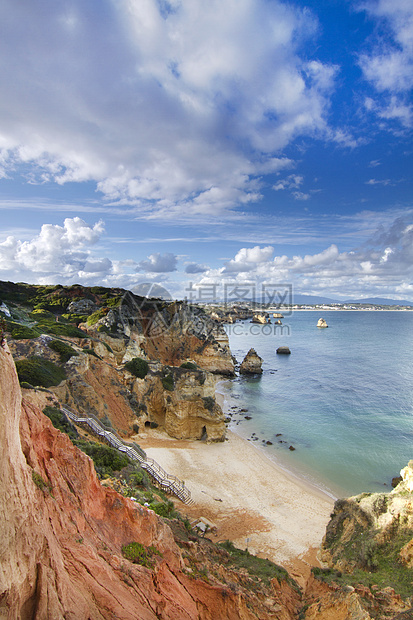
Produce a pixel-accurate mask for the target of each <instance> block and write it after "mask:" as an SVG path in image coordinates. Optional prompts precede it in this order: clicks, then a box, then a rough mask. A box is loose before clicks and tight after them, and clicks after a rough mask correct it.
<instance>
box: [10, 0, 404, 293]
mask: <svg viewBox="0 0 413 620" xmlns="http://www.w3.org/2000/svg"><path fill="white" fill-rule="evenodd" d="M0 59H1V60H0V211H1V226H0V279H1V280H12V281H15V282H17V281H20V282H30V283H37V284H57V283H60V284H74V283H78V284H83V285H87V286H89V285H102V286H120V287H123V288H127V289H132V290H134V289H135V290H137V288H139V286H140V284H142V283H147V284H149V285H151V284H160V285H162V286H163V287H164V288H165V289H166V290H167V291H168V292H170V294H171V295H172V296H173V297H178V298H183V297H188V298H190V299H203V300H204V301H206V300H207V299H208V295H210V296H211V297H212V296H213V294H214V295H216V296H217V297H220V298H222V295H223V294H224V293H223V291H224V290H228V287H237V290H239V291H241V290H242V289H243V287H244V289H245V290H249V291H251V290H252V288H254V290H263V287H266V286H267V285H271V286H273V287H274V290H275V287H278V286H279V287H281V288H282V287H286V286H289V287H292V290H293V291H294V292H295V293H296V294H298V293H304V294H310V295H323V296H325V297H329V298H332V299H339V300H340V299H341V300H344V299H357V298H365V297H387V298H392V299H410V300H413V183H412V176H413V175H412V173H413V142H412V134H413V132H412V129H413V99H412V86H413V2H412V0H354V1H350V0H307V1H306V0H295V1H290V2H285V1H282V0H60V1H59V2H56V1H55V0H37V1H36V2H33V0H2V2H1V4H0ZM245 294H246V295H247V293H245Z"/></svg>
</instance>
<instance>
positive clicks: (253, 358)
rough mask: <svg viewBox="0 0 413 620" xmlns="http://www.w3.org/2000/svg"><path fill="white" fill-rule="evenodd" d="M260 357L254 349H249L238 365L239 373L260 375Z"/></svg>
mask: <svg viewBox="0 0 413 620" xmlns="http://www.w3.org/2000/svg"><path fill="white" fill-rule="evenodd" d="M261 366H262V358H261V357H260V356H259V355H258V354H257V352H256V351H255V349H250V350H249V351H248V353H247V355H246V356H245V357H244V360H243V362H242V364H241V366H240V369H239V372H240V374H241V375H260V374H261V373H262V368H261Z"/></svg>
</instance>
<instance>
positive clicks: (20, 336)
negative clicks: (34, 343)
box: [11, 324, 40, 340]
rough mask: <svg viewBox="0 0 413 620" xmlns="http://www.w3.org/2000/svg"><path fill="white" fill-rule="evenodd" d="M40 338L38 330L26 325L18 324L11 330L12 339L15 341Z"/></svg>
mask: <svg viewBox="0 0 413 620" xmlns="http://www.w3.org/2000/svg"><path fill="white" fill-rule="evenodd" d="M39 336H40V334H39V332H38V331H37V330H35V329H32V328H31V327H26V325H19V324H16V327H14V328H13V329H12V330H11V337H12V338H13V339H14V340H24V339H26V338H27V339H31V338H38V337H39Z"/></svg>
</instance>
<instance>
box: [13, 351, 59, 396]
mask: <svg viewBox="0 0 413 620" xmlns="http://www.w3.org/2000/svg"><path fill="white" fill-rule="evenodd" d="M16 370H17V374H18V376H19V381H20V383H22V382H25V383H29V384H30V385H33V386H39V385H40V386H42V387H46V388H47V387H51V386H52V385H59V383H61V381H63V380H64V379H66V373H65V371H64V370H63V368H60V367H59V366H57V365H56V364H54V363H53V362H51V361H49V360H47V359H44V358H43V357H39V356H37V355H34V356H33V357H29V358H27V359H21V360H17V361H16Z"/></svg>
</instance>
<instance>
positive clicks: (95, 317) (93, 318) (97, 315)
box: [86, 307, 109, 327]
mask: <svg viewBox="0 0 413 620" xmlns="http://www.w3.org/2000/svg"><path fill="white" fill-rule="evenodd" d="M108 312H109V309H108V308H106V307H105V308H99V310H96V312H94V313H93V314H91V315H90V316H88V317H87V321H86V322H87V324H88V327H92V325H95V324H96V323H97V322H98V321H99V320H100V319H103V317H104V316H106V315H107V313H108Z"/></svg>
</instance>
